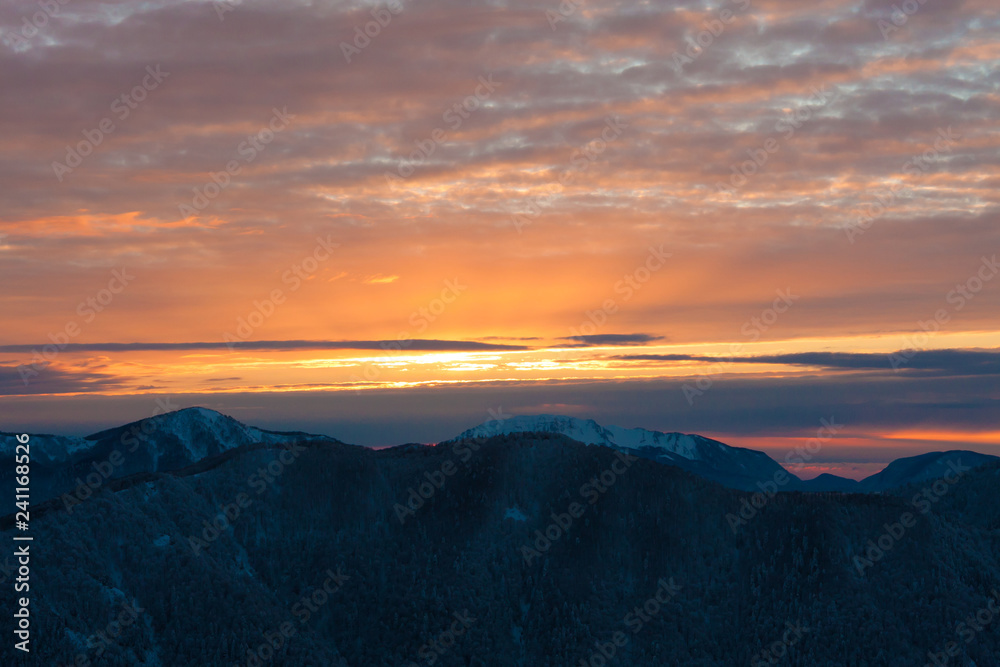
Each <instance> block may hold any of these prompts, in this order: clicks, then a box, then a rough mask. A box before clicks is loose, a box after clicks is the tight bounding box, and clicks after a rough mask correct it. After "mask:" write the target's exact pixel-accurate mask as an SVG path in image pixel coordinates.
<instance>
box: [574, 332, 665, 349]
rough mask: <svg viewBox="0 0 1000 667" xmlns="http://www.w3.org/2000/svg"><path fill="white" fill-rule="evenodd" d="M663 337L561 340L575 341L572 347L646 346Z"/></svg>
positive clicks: (602, 336) (594, 336)
mask: <svg viewBox="0 0 1000 667" xmlns="http://www.w3.org/2000/svg"><path fill="white" fill-rule="evenodd" d="M664 338H665V336H653V335H650V334H641V333H636V334H591V335H581V336H567V337H565V338H563V339H562V340H574V341H577V343H578V344H577V345H574V346H572V347H594V346H604V345H646V344H647V343H653V342H655V341H658V340H663V339H664Z"/></svg>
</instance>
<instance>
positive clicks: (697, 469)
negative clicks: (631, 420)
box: [448, 414, 998, 493]
mask: <svg viewBox="0 0 1000 667" xmlns="http://www.w3.org/2000/svg"><path fill="white" fill-rule="evenodd" d="M532 432H533V433H559V434H562V435H565V436H566V437H568V438H572V439H573V440H576V441H578V442H582V443H584V444H587V445H603V446H605V447H610V448H612V449H619V450H625V451H628V452H629V453H631V454H633V455H635V456H640V457H642V458H645V459H651V460H653V461H658V462H660V463H665V464H668V465H674V466H677V467H679V468H683V469H684V470H687V471H688V472H691V473H694V474H696V475H699V476H701V477H704V478H705V479H710V480H712V481H715V482H718V483H720V484H722V485H723V486H728V487H730V488H734V489H741V490H748V491H762V490H763V491H766V490H767V489H768V488H771V486H770V484H771V483H773V482H778V490H780V491H812V492H830V491H833V492H841V493H881V492H883V491H887V490H890V489H895V488H899V487H902V486H906V485H909V484H915V483H918V482H922V481H927V480H931V479H938V478H940V477H942V476H944V475H945V473H947V472H949V470H954V468H953V464H954V465H962V466H966V467H969V468H975V467H978V466H981V465H984V464H986V463H990V462H993V461H997V460H998V458H997V457H995V456H990V455H988V454H978V453H976V452H967V451H949V452H931V453H929V454H921V455H919V456H913V457H907V458H901V459H897V460H895V461H893V462H892V463H890V464H889V465H888V466H886V468H885V469H884V470H882V471H881V472H879V473H876V474H874V475H871V476H870V477H867V478H865V479H864V480H862V481H860V482H858V481H855V480H853V479H846V478H843V477H837V476H836V475H820V476H819V477H817V478H816V479H813V480H808V481H803V480H801V479H799V478H798V477H796V476H795V475H793V474H792V473H790V472H787V471H785V470H784V468H782V466H781V465H780V464H778V462H777V461H775V460H774V459H772V458H771V457H770V456H768V455H767V454H765V453H764V452H760V451H756V450H753V449H744V448H742V447H731V446H729V445H726V444H724V443H721V442H719V441H717V440H712V439H710V438H705V437H702V436H700V435H687V434H684V433H662V432H660V431H649V430H646V429H643V428H632V429H627V428H622V427H619V426H602V425H600V424H598V423H597V422H595V421H594V420H592V419H578V418H575V417H566V416H561V415H548V414H542V415H521V416H516V417H511V418H509V419H506V420H504V421H501V422H497V421H495V420H494V421H491V422H487V423H485V424H481V425H479V426H476V427H475V428H471V429H469V430H467V431H465V432H464V433H462V434H461V435H459V436H458V437H457V438H453V439H452V440H450V441H448V442H452V441H454V440H461V439H469V438H488V437H492V436H494V435H501V434H503V435H509V434H512V433H532ZM782 473H784V474H786V475H787V481H786V482H785V483H784V484H782V483H781V482H780V480H781V479H786V478H784V477H781V474H782Z"/></svg>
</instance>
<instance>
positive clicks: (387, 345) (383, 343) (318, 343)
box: [0, 339, 529, 353]
mask: <svg viewBox="0 0 1000 667" xmlns="http://www.w3.org/2000/svg"><path fill="white" fill-rule="evenodd" d="M401 345H403V347H404V349H407V350H412V351H414V352H428V351H434V352H447V351H456V352H457V351H475V350H527V349H529V348H527V347H526V346H523V345H505V344H501V343H482V342H479V341H464V340H433V339H411V340H409V341H408V344H405V345H404V342H401V341H399V340H332V341H328V340H259V341H230V342H218V341H203V342H195V343H69V344H67V345H63V346H61V348H60V349H61V350H62V351H64V352H70V353H72V352H149V351H168V350H169V351H187V350H226V349H237V350H397V349H399V348H400V346H401ZM42 347H44V344H41V345H0V352H7V353H31V352H33V351H34V350H39V349H41V348H42Z"/></svg>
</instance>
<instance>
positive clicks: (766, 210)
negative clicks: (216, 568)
mask: <svg viewBox="0 0 1000 667" xmlns="http://www.w3.org/2000/svg"><path fill="white" fill-rule="evenodd" d="M0 31H2V32H0V103H2V108H3V109H4V112H3V114H2V115H0V131H2V133H3V137H4V140H3V143H2V147H0V179H2V183H3V187H2V188H0V285H2V286H3V289H2V290H0V306H2V311H0V313H2V318H3V320H2V322H3V324H2V326H0V430H7V431H19V430H26V431H33V432H47V433H61V434H76V435H81V434H85V433H89V432H92V431H96V430H100V429H102V428H107V427H109V426H113V425H117V424H120V423H124V422H127V421H132V420H135V419H140V418H143V417H147V416H150V415H151V414H152V413H153V412H154V411H155V410H157V409H158V406H160V405H162V404H163V403H164V402H165V401H166V402H168V403H170V404H172V405H176V406H177V407H187V406H191V405H203V406H206V407H211V408H215V409H218V410H221V411H223V412H226V413H227V414H231V415H232V416H234V417H236V418H238V419H241V420H243V421H246V422H248V423H251V424H254V425H258V426H262V427H266V428H293V429H300V430H312V431H316V432H323V433H327V434H330V435H333V436H335V437H339V438H341V439H342V440H345V441H348V442H354V443H357V444H363V445H372V446H380V445H390V444H399V443H402V442H437V441H439V440H442V439H445V438H448V437H451V436H453V435H455V434H457V433H458V432H460V431H461V430H464V429H466V428H469V427H471V426H473V425H475V424H478V423H481V422H484V421H487V420H488V419H490V415H491V412H490V411H491V410H493V411H496V410H498V409H503V410H504V411H505V412H506V413H509V414H531V413H559V414H570V415H574V416H580V417H587V418H594V419H596V420H598V421H599V422H602V423H607V424H617V425H621V426H627V427H636V426H641V427H645V428H651V429H658V430H666V431H684V432H696V433H701V434H703V435H707V436H710V437H715V438H718V439H720V440H722V441H724V442H727V443H729V444H733V445H738V446H745V447H753V448H756V449H762V450H764V451H767V452H768V453H770V454H771V455H772V456H774V457H775V458H778V459H781V458H783V456H784V454H785V453H786V452H788V451H790V450H792V449H794V448H795V447H798V446H801V444H802V443H803V442H806V441H808V439H809V438H812V437H814V436H815V434H816V431H817V429H818V428H819V427H820V426H821V425H822V422H821V420H831V419H833V420H835V422H836V423H838V424H843V428H841V429H838V432H837V433H836V435H835V436H834V437H832V438H829V439H828V441H824V443H823V447H822V449H821V451H819V452H818V453H817V454H816V456H815V458H814V460H813V461H811V462H810V467H809V468H808V470H807V472H808V473H809V474H818V473H820V472H835V473H838V474H843V475H847V476H852V477H859V476H864V475H867V474H870V473H871V472H875V471H877V470H878V469H880V468H881V467H882V466H884V465H885V463H887V462H888V461H890V460H892V459H894V458H897V457H899V456H906V455H912V454H915V453H920V452H925V451H938V450H943V449H974V450H976V451H982V452H985V453H993V454H998V455H1000V382H998V379H1000V317H998V312H1000V311H998V305H1000V279H997V274H998V273H1000V265H998V264H997V250H998V245H1000V243H998V242H1000V225H998V222H1000V215H998V212H1000V207H998V203H1000V187H998V186H1000V164H998V163H1000V132H998V129H1000V128H998V123H997V119H998V118H1000V67H998V62H1000V38H998V36H1000V7H998V6H997V5H996V3H995V2H992V1H988V0H967V1H964V2H963V1H957V2H934V1H925V2H920V0H908V2H905V3H896V4H893V3H891V2H888V0H868V1H865V2H858V1H848V2H844V1H832V2H826V3H821V4H819V5H812V4H808V3H801V2H794V1H792V0H787V1H786V0H767V1H762V0H738V1H736V0H725V1H722V2H710V3H703V2H686V1H681V2H670V3H666V2H662V3H650V2H639V3H614V2H601V1H599V0H586V1H583V2H576V1H575V0H565V1H564V2H562V3H561V4H560V3H559V2H556V1H555V0H552V1H548V2H538V3H532V2H503V1H499V0H495V1H490V2H473V3H454V2H447V1H444V0H393V1H392V2H389V3H385V2H376V3H371V2H319V1H316V2H282V3H278V2H258V1H253V0H242V1H240V0H232V1H222V0H219V1H216V0H212V1H207V2H206V1H196V0H192V1H185V2H179V1H175V0H153V1H148V2H134V1H123V2H115V3H103V2H93V1H90V0H53V2H51V3H38V2H30V1H27V0H11V1H10V2H5V3H4V4H3V5H2V6H0ZM809 474H806V476H809Z"/></svg>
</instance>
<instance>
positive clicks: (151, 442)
mask: <svg viewBox="0 0 1000 667" xmlns="http://www.w3.org/2000/svg"><path fill="white" fill-rule="evenodd" d="M313 439H315V440H322V441H327V442H338V441H337V440H335V439H333V438H329V437H327V436H320V435H309V434H306V433H299V432H277V431H266V430H264V429H259V428H255V427H253V426H247V425H245V424H243V423H241V422H239V421H237V420H235V419H233V418H232V417H229V416H227V415H224V414H222V413H219V412H216V411H214V410H209V409H206V408H201V407H194V408H185V409H182V410H176V411H174V412H168V413H164V414H161V415H156V416H154V417H149V418H147V419H142V420H139V421H136V422H132V423H129V424H125V425H124V426H119V427H116V428H111V429H107V430H105V431H101V432H99V433H94V434H93V435H88V436H86V437H85V438H77V437H65V436H55V435H32V436H31V440H30V447H31V449H30V453H31V498H32V502H41V501H44V500H46V499H49V498H53V497H56V496H58V495H60V494H63V493H66V492H73V493H75V494H77V495H81V494H85V495H89V493H88V489H89V491H91V492H93V491H95V490H96V489H97V488H99V487H100V486H102V485H103V484H104V483H106V482H107V480H109V479H115V478H120V477H124V476H126V475H130V474H135V473H140V472H144V473H157V472H168V471H172V470H179V469H181V468H185V467H187V466H190V465H192V464H194V463H197V462H198V461H201V460H203V459H206V458H209V457H213V456H218V455H219V454H222V453H224V452H226V451H229V450H232V449H236V448H239V447H244V446H248V445H258V446H259V445H275V444H281V443H283V442H297V441H301V440H313ZM16 445H17V439H16V438H15V436H14V434H10V433H0V456H4V457H10V458H13V456H14V448H15V446H16ZM13 477H14V470H13V468H12V467H11V466H4V467H3V469H2V470H0V488H3V489H8V488H9V489H11V493H13V491H12V489H13Z"/></svg>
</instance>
